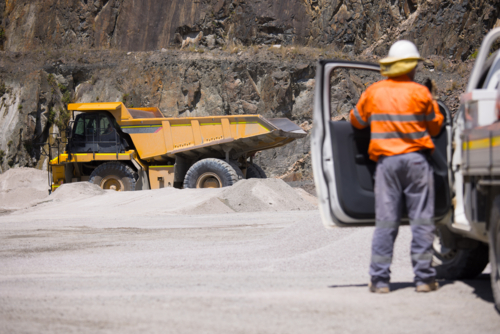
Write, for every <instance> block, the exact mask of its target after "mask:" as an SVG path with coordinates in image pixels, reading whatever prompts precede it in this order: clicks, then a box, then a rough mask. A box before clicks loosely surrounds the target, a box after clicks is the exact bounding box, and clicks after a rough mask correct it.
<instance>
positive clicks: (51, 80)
mask: <svg viewBox="0 0 500 334" xmlns="http://www.w3.org/2000/svg"><path fill="white" fill-rule="evenodd" d="M47 81H48V82H49V84H50V85H51V86H55V85H56V78H55V77H54V74H52V73H50V74H49V75H48V76H47Z"/></svg>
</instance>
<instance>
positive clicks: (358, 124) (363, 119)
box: [349, 93, 370, 129]
mask: <svg viewBox="0 0 500 334" xmlns="http://www.w3.org/2000/svg"><path fill="white" fill-rule="evenodd" d="M365 98H366V97H365V93H363V94H361V97H360V99H359V101H358V104H357V105H356V106H355V107H354V109H351V112H350V114H349V118H350V121H351V124H352V126H354V127H355V128H357V129H364V128H366V127H367V126H369V125H370V123H369V122H368V117H369V116H368V115H367V114H366V113H365V112H364V109H363V105H364V101H365Z"/></svg>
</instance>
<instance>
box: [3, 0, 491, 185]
mask: <svg viewBox="0 0 500 334" xmlns="http://www.w3.org/2000/svg"><path fill="white" fill-rule="evenodd" d="M0 13H1V14H0V19H1V21H0V46H2V47H3V49H4V50H5V51H4V52H0V97H1V100H0V172H2V171H5V170H6V169H9V168H12V167H18V166H36V167H38V168H41V169H42V168H46V153H47V152H48V144H54V143H55V141H56V139H57V135H55V134H54V133H57V132H60V131H63V130H64V128H65V124H67V122H68V120H69V119H70V116H71V115H70V113H69V112H68V111H67V110H66V106H67V103H69V102H97V101H123V102H124V103H126V104H127V106H136V107H137V106H158V107H159V108H160V109H161V110H162V112H163V113H164V114H165V116H169V117H186V116H206V115H238V114H262V115H264V116H265V117H287V118H290V119H291V120H293V121H294V122H296V123H297V124H299V125H301V127H302V128H304V129H305V130H306V131H309V130H310V129H311V127H312V108H313V93H314V84H315V82H314V76H315V63H316V61H317V60H318V59H319V58H341V59H348V60H362V61H376V59H377V58H379V57H380V56H382V55H385V53H386V52H387V49H388V47H389V45H390V44H391V43H392V42H393V41H394V40H397V39H400V38H407V39H411V40H413V41H415V42H416V43H417V45H418V47H419V49H420V51H421V53H422V55H423V56H425V57H426V58H427V60H426V62H425V63H424V66H422V67H421V68H420V69H419V74H418V76H417V80H419V81H420V82H422V81H423V79H424V78H426V77H431V78H433V79H435V80H436V81H437V82H438V85H439V89H440V91H439V98H440V99H441V100H444V101H445V102H446V103H447V104H448V106H449V107H450V108H452V109H453V110H454V109H456V108H457V106H458V99H457V97H458V94H459V93H460V91H461V90H462V89H463V87H464V85H465V83H466V80H467V77H468V73H469V72H470V70H471V68H472V61H471V60H466V59H467V58H468V57H469V56H470V55H471V54H472V53H473V52H474V51H475V50H476V49H477V47H478V46H479V44H480V42H481V40H482V37H483V36H484V34H485V33H486V32H488V31H489V30H490V29H491V28H493V27H494V26H496V25H500V23H498V22H500V21H499V20H498V16H499V7H498V4H497V1H493V0H490V1H481V0H477V1H466V0H464V1H433V0H427V1H420V0H398V1H395V0H390V1H389V0H380V1H370V0H357V1H341V0H328V1H327V0H273V1H257V0H254V1H248V0H247V1H243V0H200V1H179V0H164V1H160V0H142V1H136V0H8V1H5V0H3V1H2V0H0ZM179 49H182V50H179ZM464 60H466V61H464ZM364 79H365V77H364V76H363V75H359V76H358V75H342V76H336V77H335V78H333V79H332V80H336V81H335V82H334V84H333V87H334V88H333V89H332V109H333V110H334V111H333V114H332V117H334V118H335V119H345V118H346V115H347V112H348V111H349V109H350V108H351V107H352V105H353V104H354V103H355V102H356V100H357V98H358V97H359V93H360V90H361V89H362V88H363V80H364ZM63 132H64V131H63ZM63 137H64V136H63ZM38 143H43V145H42V146H40V145H38ZM59 147H60V148H61V149H63V148H64V145H63V144H60V145H59ZM53 153H54V154H56V152H55V151H54V152H53ZM255 161H256V163H258V164H259V165H261V166H262V167H263V168H264V170H265V171H266V173H267V174H268V176H280V177H283V178H284V179H285V180H288V181H298V182H300V181H301V180H304V179H310V178H311V177H312V174H311V168H310V146H309V137H306V138H305V139H302V140H298V141H295V142H293V143H291V144H289V145H287V146H285V147H282V148H279V149H276V150H269V151H265V152H261V153H259V154H258V155H257V156H256V157H255Z"/></svg>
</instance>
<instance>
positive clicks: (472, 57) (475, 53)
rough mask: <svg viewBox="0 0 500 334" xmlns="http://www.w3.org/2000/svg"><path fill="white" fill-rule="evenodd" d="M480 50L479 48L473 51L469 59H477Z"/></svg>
mask: <svg viewBox="0 0 500 334" xmlns="http://www.w3.org/2000/svg"><path fill="white" fill-rule="evenodd" d="M478 52H479V50H478V49H476V51H474V52H472V53H471V54H470V56H469V59H476V58H477V53H478Z"/></svg>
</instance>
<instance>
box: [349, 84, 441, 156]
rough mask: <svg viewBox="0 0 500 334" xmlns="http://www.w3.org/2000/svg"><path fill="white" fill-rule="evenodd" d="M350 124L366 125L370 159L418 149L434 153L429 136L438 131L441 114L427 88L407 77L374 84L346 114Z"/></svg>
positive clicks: (436, 133) (359, 127)
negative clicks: (368, 133)
mask: <svg viewBox="0 0 500 334" xmlns="http://www.w3.org/2000/svg"><path fill="white" fill-rule="evenodd" d="M350 119H351V124H352V125H353V126H354V127H356V128H358V129H363V128H366V127H367V126H370V130H371V140H370V146H369V147H368V154H369V155H370V159H371V160H373V161H377V160H378V158H379V156H381V155H385V156H392V155H398V154H403V153H410V152H415V151H419V150H426V149H429V150H431V151H433V150H434V143H433V142H432V140H431V137H430V136H436V135H438V134H439V131H440V130H441V124H442V123H443V119H444V117H443V115H442V114H441V112H439V106H438V104H437V102H436V101H434V100H433V99H432V95H431V93H430V92H429V90H428V89H427V87H425V86H422V85H420V84H418V83H416V82H413V81H411V80H410V78H409V77H408V76H407V75H402V76H399V77H395V78H389V79H386V80H382V81H379V82H376V83H374V84H373V85H371V86H370V87H368V88H367V89H366V91H365V92H364V93H363V94H362V95H361V98H360V99H359V101H358V104H357V105H356V107H355V108H354V109H352V110H351V113H350Z"/></svg>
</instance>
